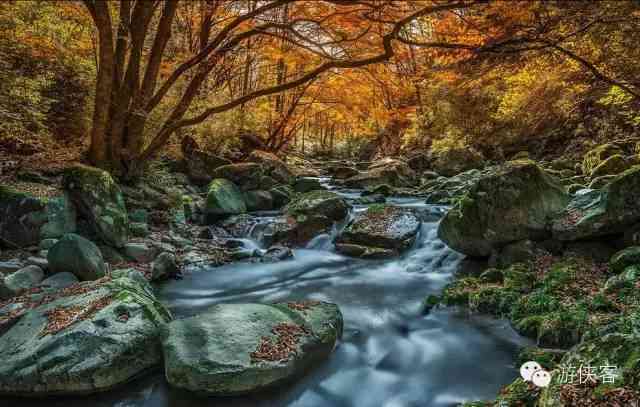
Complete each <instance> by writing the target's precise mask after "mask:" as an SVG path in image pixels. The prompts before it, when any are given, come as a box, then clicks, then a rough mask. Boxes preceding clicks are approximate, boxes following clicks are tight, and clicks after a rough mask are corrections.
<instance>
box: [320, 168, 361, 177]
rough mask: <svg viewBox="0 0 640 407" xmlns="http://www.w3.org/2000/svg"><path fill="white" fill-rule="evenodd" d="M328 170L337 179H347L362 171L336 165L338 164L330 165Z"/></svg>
mask: <svg viewBox="0 0 640 407" xmlns="http://www.w3.org/2000/svg"><path fill="white" fill-rule="evenodd" d="M327 172H328V173H329V175H331V176H332V177H333V178H336V179H347V178H351V177H355V176H356V175H358V174H359V173H360V171H358V170H356V169H355V168H353V167H347V166H344V165H336V166H332V167H329V168H327Z"/></svg>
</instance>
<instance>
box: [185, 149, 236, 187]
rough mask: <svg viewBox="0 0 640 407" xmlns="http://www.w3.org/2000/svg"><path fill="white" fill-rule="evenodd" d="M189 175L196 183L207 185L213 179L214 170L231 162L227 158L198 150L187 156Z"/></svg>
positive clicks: (186, 162)
mask: <svg viewBox="0 0 640 407" xmlns="http://www.w3.org/2000/svg"><path fill="white" fill-rule="evenodd" d="M185 164H186V167H187V168H186V169H187V175H188V176H189V179H190V180H191V181H192V182H193V183H194V184H196V185H203V186H204V185H207V184H208V183H210V182H211V181H212V180H213V172H214V171H215V170H216V169H217V168H219V167H222V166H223V165H229V164H231V161H229V160H227V159H226V158H222V157H218V156H216V155H213V154H209V153H207V152H205V151H201V150H196V151H193V152H191V155H190V156H189V157H186V158H185Z"/></svg>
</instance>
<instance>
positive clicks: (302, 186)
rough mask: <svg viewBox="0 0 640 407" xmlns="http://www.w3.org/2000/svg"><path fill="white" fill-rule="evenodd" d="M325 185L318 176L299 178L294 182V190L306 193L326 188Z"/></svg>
mask: <svg viewBox="0 0 640 407" xmlns="http://www.w3.org/2000/svg"><path fill="white" fill-rule="evenodd" d="M324 189H326V188H325V187H323V186H322V184H320V180H318V179H317V178H298V179H296V181H295V182H294V183H293V190H294V191H295V192H298V193H301V194H304V193H305V192H311V191H319V190H324Z"/></svg>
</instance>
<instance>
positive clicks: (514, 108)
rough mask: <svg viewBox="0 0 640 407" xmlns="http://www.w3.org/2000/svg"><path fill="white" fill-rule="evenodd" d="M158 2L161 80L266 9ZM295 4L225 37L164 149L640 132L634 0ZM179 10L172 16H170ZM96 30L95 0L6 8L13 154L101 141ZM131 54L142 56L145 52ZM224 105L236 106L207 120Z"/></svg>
mask: <svg viewBox="0 0 640 407" xmlns="http://www.w3.org/2000/svg"><path fill="white" fill-rule="evenodd" d="M88 3H91V2H88ZM130 3H132V2H122V3H121V2H110V3H109V5H108V12H109V14H110V16H111V25H112V27H113V33H114V35H115V29H116V26H117V22H118V21H119V20H118V19H119V18H121V17H122V16H120V17H119V15H120V14H122V12H123V8H122V7H124V6H123V5H124V4H128V6H127V7H128V8H129V12H130V13H131V12H132V13H133V14H132V15H131V16H130V17H129V18H132V20H131V21H130V23H131V24H132V27H133V25H134V24H137V22H136V20H135V19H136V18H140V15H138V14H136V13H142V12H143V11H142V10H133V11H131V10H130V8H131V7H132V4H130ZM149 3H150V4H153V6H152V7H151V9H150V10H148V11H149V13H148V14H149V15H148V19H147V21H146V23H145V24H147V26H146V27H147V32H146V33H144V34H143V35H142V36H141V38H140V40H139V42H140V43H139V50H138V51H137V53H138V54H139V55H138V56H139V57H140V62H141V63H142V64H149V63H150V55H151V54H152V48H153V47H154V41H157V39H156V37H159V36H157V35H156V34H157V33H158V30H162V29H166V30H168V31H167V33H166V34H167V35H166V44H164V46H165V49H164V52H163V55H162V58H161V60H159V61H157V62H158V66H157V70H158V78H157V80H156V81H157V82H158V83H161V82H162V81H166V80H167V79H170V78H172V76H174V75H175V73H176V72H177V71H180V70H181V69H183V68H184V66H185V61H186V62H187V63H188V62H190V61H192V60H193V57H194V56H198V55H199V54H201V53H202V49H203V48H204V47H205V43H206V42H207V41H208V39H207V38H206V37H204V36H208V38H210V37H213V36H214V35H215V34H220V32H222V31H224V30H225V29H227V28H228V27H227V26H225V24H227V23H228V22H229V21H230V19H232V18H233V17H234V16H236V17H237V16H238V15H243V14H247V13H251V12H255V11H256V9H258V10H259V9H260V8H263V7H265V5H268V2H262V1H257V2H252V1H192V2H180V3H177V4H176V5H175V7H174V8H175V9H172V10H167V9H164V10H162V7H165V6H163V5H162V4H160V3H161V2H149ZM169 3H171V2H169ZM276 3H278V2H276ZM281 3H282V4H280V5H278V7H271V9H270V10H265V11H262V12H259V13H254V14H255V15H256V17H255V18H253V19H248V20H245V21H243V22H242V23H241V24H240V25H239V26H238V27H234V29H235V30H236V31H238V30H239V31H242V30H243V29H244V30H250V29H257V30H258V31H259V32H257V33H254V35H246V36H245V37H243V38H237V37H233V38H232V37H228V38H225V39H224V41H235V42H234V43H233V44H232V45H228V44H227V49H226V50H225V52H223V53H220V55H218V56H216V57H215V58H216V60H215V62H213V61H210V62H208V63H207V68H206V70H207V71H208V72H207V74H206V78H204V79H203V80H202V82H203V83H202V84H200V86H199V87H198V88H197V89H196V90H195V94H194V97H193V100H192V101H191V102H190V103H189V104H188V106H185V109H186V112H187V115H192V116H195V117H196V120H195V121H194V122H193V123H189V125H188V126H184V127H180V128H178V129H176V131H173V132H172V133H171V134H170V135H169V136H168V137H166V138H165V139H166V143H164V142H163V143H162V146H161V150H162V153H163V154H167V153H168V154H172V153H173V154H180V148H173V149H172V148H169V149H167V148H166V146H167V145H168V146H171V145H173V146H175V147H177V146H178V145H179V144H180V140H181V139H182V137H183V136H185V135H190V136H192V137H193V139H194V140H196V141H197V143H198V145H199V146H200V147H202V148H205V149H208V150H210V152H213V153H216V154H220V155H228V154H231V155H233V154H234V153H235V154H237V151H238V148H239V146H240V144H241V143H242V141H243V138H242V137H237V136H238V135H241V134H245V135H246V134H251V135H255V136H258V137H259V138H260V139H259V140H257V141H258V142H260V143H264V144H265V145H266V146H267V148H268V149H269V150H272V151H275V152H278V153H285V152H287V151H297V152H304V153H322V154H330V155H336V156H358V155H363V157H362V158H370V157H367V156H370V155H373V154H376V153H378V154H382V155H397V154H400V153H406V152H415V151H416V150H429V149H430V148H431V149H433V150H436V151H437V150H442V149H447V148H451V147H459V146H472V147H474V148H476V149H477V150H478V151H480V152H481V153H482V154H484V155H485V156H486V157H487V158H489V159H497V160H499V159H503V158H505V157H509V156H510V155H513V154H514V153H516V152H518V151H521V150H529V151H531V152H533V153H535V154H538V155H551V156H556V155H559V154H574V153H579V152H582V151H583V150H585V149H587V148H588V147H589V146H592V145H595V144H598V143H600V142H602V141H603V140H605V139H616V138H624V137H630V136H634V135H637V134H638V129H639V128H640V112H639V110H638V107H639V106H640V83H639V82H638V78H640V72H639V71H640V67H639V66H638V61H639V60H640V55H639V54H640V49H639V48H638V47H637V43H638V41H639V40H640V30H639V29H638V26H639V20H640V12H639V11H638V2H636V1H605V2H539V1H535V2H515V1H513V2H512V1H509V2H476V1H462V2H458V3H455V4H454V3H453V2H422V3H424V4H422V3H421V2H400V1H390V2H389V1H354V2H350V1H327V2H312V3H309V2H288V1H283V2H281ZM431 4H435V5H440V6H450V7H443V9H442V11H435V12H433V13H429V14H427V15H425V16H424V17H420V18H418V19H414V20H412V22H411V24H409V25H406V26H403V28H402V30H401V31H400V35H399V36H398V39H397V40H396V41H395V42H394V44H393V47H394V53H393V55H392V56H390V57H388V58H386V59H384V60H382V61H380V62H378V63H375V64H365V65H363V66H361V67H355V68H349V69H340V68H338V67H336V68H331V69H327V70H325V71H324V72H322V73H319V74H317V75H313V76H312V77H311V78H309V80H305V81H304V82H302V83H301V84H299V85H297V86H291V87H288V88H287V89H284V90H282V91H279V92H271V93H269V94H267V95H266V96H264V97H255V95H254V94H255V92H256V91H259V90H264V89H272V88H273V87H274V86H279V85H282V84H288V83H290V82H292V81H295V80H296V79H297V78H298V77H300V76H302V75H304V74H306V73H307V72H308V71H310V70H311V69H313V68H314V67H315V66H317V65H318V64H319V63H322V62H323V61H341V60H343V59H345V58H346V59H356V58H357V57H358V56H359V55H364V56H370V55H371V54H372V53H375V52H376V47H379V46H380V44H379V42H380V37H381V36H382V35H383V32H384V28H385V27H384V26H385V25H388V23H386V22H385V18H387V19H388V20H390V21H391V20H394V19H396V20H399V18H400V16H401V15H405V14H408V13H410V12H412V11H415V10H419V9H420V7H424V6H430V5H431ZM451 4H454V6H455V7H454V6H451ZM167 16H171V22H170V23H169V24H167V25H166V27H164V28H163V25H162V24H163V21H162V20H163V18H164V19H167ZM385 16H386V17H385ZM122 21H124V20H122ZM261 24H263V25H268V26H269V27H268V28H266V27H264V28H260V27H258V26H259V25H261ZM96 27H97V25H96V23H95V22H94V21H92V17H91V15H90V13H89V12H88V11H87V8H86V7H85V5H83V4H82V3H81V2H72V1H69V2H47V1H18V2H3V3H2V4H0V75H1V76H2V78H3V80H2V82H1V83H0V149H2V150H4V151H5V152H9V153H12V152H18V153H21V154H34V153H50V152H51V151H54V150H56V151H58V154H60V155H64V154H69V153H71V154H75V153H73V152H76V153H77V152H80V151H85V150H86V149H87V147H88V146H89V143H90V134H91V131H92V119H94V118H95V116H94V114H95V112H94V105H95V103H94V100H95V98H96V77H97V74H98V71H97V69H98V68H97V67H98V66H99V64H100V61H99V58H100V56H99V52H98V47H99V43H100V35H99V28H96ZM110 28H111V27H110ZM205 32H206V34H205ZM203 35H204V36H203ZM118 38H121V37H120V36H118ZM113 41H115V40H113ZM134 41H135V40H134ZM125 42H126V39H125ZM156 46H157V45H156ZM130 47H131V44H125V45H124V48H123V51H125V50H126V53H129V52H132V53H133V52H134V50H133V49H131V48H130ZM103 48H104V47H103ZM133 48H135V47H133ZM363 49H364V50H365V51H363ZM116 51H117V50H116ZM121 58H122V61H121V62H120V63H123V62H124V61H125V60H126V61H127V62H128V63H129V64H130V65H131V61H133V58H134V54H128V55H124V54H123V55H122V56H121ZM212 58H213V57H212ZM123 66H124V65H123ZM199 72H202V71H197V69H191V70H186V71H185V72H184V74H183V75H181V76H180V77H179V78H177V79H176V80H175V83H174V84H173V86H172V87H171V88H170V89H168V90H167V92H166V94H165V95H164V96H163V97H162V98H161V100H159V101H157V103H156V105H155V106H154V107H153V109H150V111H146V112H143V113H142V114H144V115H145V120H146V123H145V125H144V126H145V130H144V135H143V137H142V141H138V143H141V145H142V147H138V148H143V147H144V146H147V145H149V144H150V143H151V142H152V139H153V138H154V134H157V133H159V132H161V130H162V128H163V126H164V125H166V118H167V117H171V115H172V114H175V113H176V112H175V108H176V106H177V105H179V104H180V102H181V101H184V97H185V92H188V91H189V90H188V88H189V86H190V84H193V78H194V77H197V76H198V75H199ZM122 75H123V77H124V75H125V74H124V72H123V73H122ZM166 83H167V82H165V84H166ZM247 95H249V97H248V98H246V100H244V101H242V102H241V103H235V104H234V105H233V106H225V104H228V103H229V102H237V101H238V100H240V99H242V98H243V97H245V96H247ZM126 103H129V104H130V107H131V109H133V108H134V106H133V102H131V101H129V102H124V103H123V104H126ZM211 106H218V107H220V106H222V109H218V111H216V113H215V115H206V117H200V118H199V117H197V116H198V115H199V114H201V113H202V112H203V111H205V112H206V109H207V108H209V107H211ZM126 114H131V111H129V112H126ZM254 141H255V140H254ZM154 153H155V151H154Z"/></svg>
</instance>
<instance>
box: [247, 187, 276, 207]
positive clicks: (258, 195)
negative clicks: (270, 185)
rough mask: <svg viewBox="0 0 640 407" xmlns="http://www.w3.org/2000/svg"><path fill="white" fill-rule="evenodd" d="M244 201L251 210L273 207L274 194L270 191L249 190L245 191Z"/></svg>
mask: <svg viewBox="0 0 640 407" xmlns="http://www.w3.org/2000/svg"><path fill="white" fill-rule="evenodd" d="M244 202H245V203H246V205H247V210H248V211H250V212H252V211H269V210H271V209H273V196H272V195H271V192H269V191H260V190H256V191H247V192H245V193H244Z"/></svg>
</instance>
